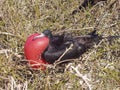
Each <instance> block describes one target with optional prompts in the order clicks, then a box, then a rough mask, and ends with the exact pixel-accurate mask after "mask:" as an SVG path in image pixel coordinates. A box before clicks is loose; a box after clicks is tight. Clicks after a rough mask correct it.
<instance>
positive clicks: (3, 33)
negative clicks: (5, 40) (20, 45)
mask: <svg viewBox="0 0 120 90" xmlns="http://www.w3.org/2000/svg"><path fill="white" fill-rule="evenodd" d="M0 34H1V35H8V36H13V37H17V38H19V39H21V40H22V41H24V42H25V40H24V39H23V38H22V37H20V36H18V35H14V34H12V33H7V32H0Z"/></svg>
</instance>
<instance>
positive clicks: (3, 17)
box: [0, 0, 120, 90]
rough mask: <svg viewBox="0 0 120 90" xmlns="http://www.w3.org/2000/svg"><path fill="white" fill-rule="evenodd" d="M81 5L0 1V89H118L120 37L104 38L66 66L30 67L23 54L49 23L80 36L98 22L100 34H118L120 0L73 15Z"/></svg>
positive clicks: (63, 0)
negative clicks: (30, 37) (28, 40)
mask: <svg viewBox="0 0 120 90" xmlns="http://www.w3.org/2000/svg"><path fill="white" fill-rule="evenodd" d="M114 1H116V2H114ZM113 2H114V3H113ZM79 4H80V0H1V1H0V89H1V90H3V89H5V90H27V89H29V90H88V89H89V90H120V39H119V38H118V39H111V40H108V39H104V40H102V41H101V42H100V43H99V44H98V45H96V46H95V47H94V48H92V49H90V50H89V51H88V52H86V53H85V54H83V55H82V56H81V57H80V58H79V59H77V60H74V61H73V62H71V63H69V64H66V65H65V67H62V68H61V67H58V66H57V67H56V68H55V69H49V68H48V70H46V71H45V72H43V71H41V70H38V71H35V70H32V69H30V68H29V66H28V65H27V63H26V61H25V59H24V55H23V54H24V53H23V46H24V42H25V40H26V38H27V37H28V35H30V34H32V33H34V32H39V33H40V32H41V31H43V30H44V29H47V28H48V29H51V30H52V31H54V33H61V32H62V31H64V30H66V31H67V32H72V33H74V34H76V35H78V34H79V35H80V34H85V33H87V32H90V31H92V30H93V29H94V27H95V26H97V27H96V28H97V32H98V33H99V34H100V35H104V36H110V35H114V36H116V35H117V36H118V35H120V7H119V6H120V2H119V0H108V1H107V3H104V4H103V5H102V3H99V4H97V5H95V6H94V7H92V8H87V10H85V11H84V12H79V13H77V14H75V15H71V12H72V11H73V10H74V9H76V8H77V7H78V6H79ZM98 22H99V24H97V23H98ZM62 70H64V72H62Z"/></svg>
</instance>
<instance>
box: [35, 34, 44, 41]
mask: <svg viewBox="0 0 120 90" xmlns="http://www.w3.org/2000/svg"><path fill="white" fill-rule="evenodd" d="M44 36H45V35H44V34H43V33H41V34H40V35H38V36H35V37H34V38H33V40H35V39H38V38H42V37H44Z"/></svg>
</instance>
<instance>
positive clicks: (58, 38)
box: [42, 30, 102, 64]
mask: <svg viewBox="0 0 120 90" xmlns="http://www.w3.org/2000/svg"><path fill="white" fill-rule="evenodd" d="M43 36H46V37H48V38H49V40H50V43H49V45H48V47H47V48H46V50H45V51H44V52H43V53H42V58H44V59H45V60H46V61H47V62H48V63H50V64H52V63H54V62H55V61H56V60H58V59H59V58H60V56H61V55H62V54H63V53H64V52H65V51H66V48H69V47H70V46H71V45H72V48H71V49H70V50H69V51H68V52H66V53H65V55H63V57H62V58H61V59H60V60H65V59H75V58H79V57H80V55H82V54H83V53H84V52H86V51H87V50H88V49H89V48H91V47H92V46H93V45H94V44H95V43H98V42H99V41H100V40H101V39H102V38H101V36H98V35H97V34H96V30H95V31H92V32H91V33H88V34H87V35H86V36H78V37H76V36H75V37H72V36H70V35H68V34H64V33H63V34H61V35H52V33H51V31H50V30H45V31H43Z"/></svg>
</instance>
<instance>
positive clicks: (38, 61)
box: [24, 33, 49, 70]
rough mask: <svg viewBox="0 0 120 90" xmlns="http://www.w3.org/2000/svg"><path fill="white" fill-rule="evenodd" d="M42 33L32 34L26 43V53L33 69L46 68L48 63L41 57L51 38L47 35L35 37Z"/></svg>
mask: <svg viewBox="0 0 120 90" xmlns="http://www.w3.org/2000/svg"><path fill="white" fill-rule="evenodd" d="M39 35H40V34H38V33H35V34H32V35H30V36H29V37H28V38H27V40H26V42H25V45H24V55H25V57H26V59H27V61H28V62H29V64H30V66H31V67H32V68H33V69H41V70H45V69H46V66H45V64H48V63H47V62H46V61H45V60H44V59H42V58H41V54H42V53H43V52H44V50H45V49H46V48H47V46H48V44H49V39H48V38H47V37H41V38H35V37H36V36H39Z"/></svg>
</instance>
